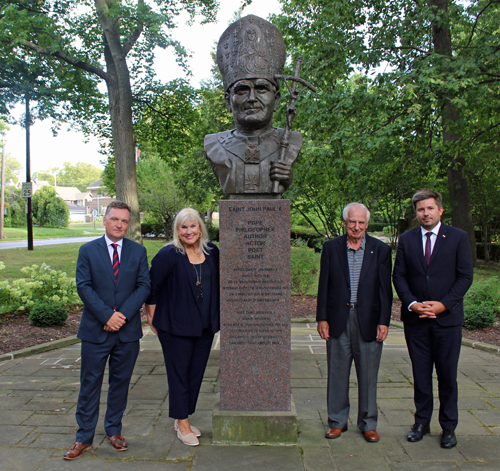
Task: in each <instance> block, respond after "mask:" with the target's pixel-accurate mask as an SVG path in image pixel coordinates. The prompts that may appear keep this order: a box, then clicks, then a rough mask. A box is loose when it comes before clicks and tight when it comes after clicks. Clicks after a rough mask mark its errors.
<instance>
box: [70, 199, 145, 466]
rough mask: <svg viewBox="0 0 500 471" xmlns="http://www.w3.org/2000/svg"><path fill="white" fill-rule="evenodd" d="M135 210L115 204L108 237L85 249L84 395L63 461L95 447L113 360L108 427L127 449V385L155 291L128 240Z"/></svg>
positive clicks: (80, 279)
mask: <svg viewBox="0 0 500 471" xmlns="http://www.w3.org/2000/svg"><path fill="white" fill-rule="evenodd" d="M129 222H130V206H129V205H128V204H126V203H124V202H122V201H113V202H112V203H111V204H110V205H109V206H108V207H107V208H106V214H105V216H104V219H103V223H104V226H105V228H106V234H105V235H104V237H102V238H100V239H97V240H94V241H92V242H89V243H88V244H85V245H82V247H81V248H80V252H79V255H78V262H77V266H76V285H77V289H78V294H79V296H80V298H81V299H82V301H83V314H82V319H81V322H80V328H79V330H78V337H79V338H80V339H81V340H82V354H81V372H80V395H79V397H78V405H77V409H76V421H77V422H78V425H79V429H78V432H77V433H76V442H75V443H74V444H73V446H72V447H71V448H69V449H68V451H67V452H66V453H65V454H64V459H67V460H74V459H77V458H79V457H80V456H81V455H82V453H83V452H84V451H85V450H88V449H90V448H91V447H92V442H93V440H94V433H95V427H96V424H97V420H98V418H99V399H100V395H101V386H102V381H103V377H104V369H105V367H106V363H107V362H108V359H109V391H108V401H107V410H106V416H105V419H104V429H105V431H106V435H107V440H108V441H109V442H110V443H111V445H112V446H113V448H115V449H116V450H118V451H125V450H127V449H128V444H127V442H126V440H125V438H124V437H123V436H122V435H121V429H122V417H123V413H124V411H125V407H126V405H127V395H128V387H129V384H130V378H131V376H132V371H133V369H134V365H135V361H136V359H137V355H138V353H139V339H140V338H141V337H142V326H141V318H140V312H139V310H140V308H141V306H142V304H143V303H144V301H145V300H146V298H147V296H148V295H149V291H150V279H149V270H148V259H147V255H146V249H145V248H144V247H143V246H142V245H140V244H138V243H136V242H133V241H131V240H129V239H124V236H125V234H126V232H127V230H128V226H129Z"/></svg>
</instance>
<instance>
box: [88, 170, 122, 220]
mask: <svg viewBox="0 0 500 471" xmlns="http://www.w3.org/2000/svg"><path fill="white" fill-rule="evenodd" d="M87 190H88V191H90V194H91V198H92V199H91V201H90V202H88V203H86V205H85V213H86V214H92V211H93V210H94V209H95V210H96V211H97V214H98V215H99V216H102V215H103V214H104V212H105V211H106V208H107V207H108V204H109V203H111V201H115V200H116V198H115V197H114V196H113V197H111V196H108V195H107V193H106V190H105V189H104V185H103V184H102V178H101V179H100V180H97V181H96V182H95V183H92V184H91V185H89V186H88V187H87Z"/></svg>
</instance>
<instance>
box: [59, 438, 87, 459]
mask: <svg viewBox="0 0 500 471" xmlns="http://www.w3.org/2000/svg"><path fill="white" fill-rule="evenodd" d="M91 448H92V443H80V442H75V443H74V444H73V446H71V448H69V449H68V451H67V452H66V453H64V455H63V458H64V459H65V460H76V459H78V458H80V456H82V453H83V452H84V451H87V450H90V449H91Z"/></svg>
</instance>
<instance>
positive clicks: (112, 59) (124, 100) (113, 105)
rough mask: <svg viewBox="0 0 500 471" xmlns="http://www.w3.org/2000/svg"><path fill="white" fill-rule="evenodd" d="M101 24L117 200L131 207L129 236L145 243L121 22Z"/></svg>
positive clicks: (130, 97) (130, 98) (106, 21)
mask: <svg viewBox="0 0 500 471" xmlns="http://www.w3.org/2000/svg"><path fill="white" fill-rule="evenodd" d="M98 11H99V10H98ZM101 23H102V24H103V30H104V58H105V60H106V67H107V74H108V76H107V77H108V78H107V79H106V86H107V88H108V98H109V112H110V116H111V129H112V136H113V150H114V155H115V179H116V197H117V199H119V200H121V201H125V202H126V203H127V204H129V205H130V207H131V208H132V214H131V219H130V225H129V229H128V234H127V235H128V237H129V238H130V239H132V240H135V241H136V242H139V243H142V236H141V221H140V215H139V194H138V189H137V169H136V164H135V148H134V126H133V120H132V89H131V86H130V73H129V70H128V66H127V61H126V53H125V51H124V49H123V47H122V46H121V44H120V36H119V33H118V29H117V28H119V22H118V21H115V22H113V24H112V25H110V24H109V23H108V19H107V18H105V17H104V16H101Z"/></svg>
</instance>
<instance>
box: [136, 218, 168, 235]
mask: <svg viewBox="0 0 500 471" xmlns="http://www.w3.org/2000/svg"><path fill="white" fill-rule="evenodd" d="M141 234H142V237H164V236H165V226H164V225H163V222H161V221H158V220H157V219H154V218H148V219H147V220H145V221H142V222H141Z"/></svg>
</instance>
